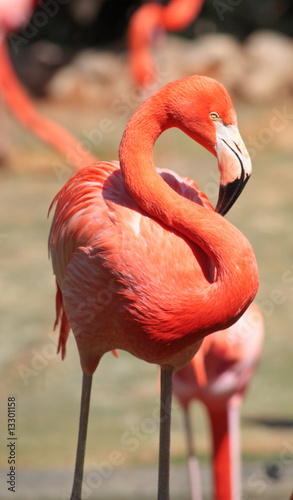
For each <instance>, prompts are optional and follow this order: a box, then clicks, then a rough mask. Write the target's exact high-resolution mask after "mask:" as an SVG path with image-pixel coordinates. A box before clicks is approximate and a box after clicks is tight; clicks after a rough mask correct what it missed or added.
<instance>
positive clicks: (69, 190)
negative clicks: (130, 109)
mask: <svg viewBox="0 0 293 500" xmlns="http://www.w3.org/2000/svg"><path fill="white" fill-rule="evenodd" d="M169 127H178V128H180V129H181V130H183V131H184V132H185V133H186V134H188V135H189V136H190V137H191V138H192V139H194V140H195V141H197V142H199V143H200V144H201V145H202V146H204V147H205V148H206V149H208V150H209V151H210V152H211V153H213V154H214V155H215V156H216V157H217V158H218V167H219V170H220V173H221V180H220V191H219V200H218V203H217V207H216V211H217V212H219V213H216V212H215V210H214V209H213V207H212V205H211V204H210V202H209V200H208V198H207V197H206V196H205V195H204V194H203V193H202V192H200V191H199V190H198V188H197V186H196V184H195V183H194V182H193V181H192V180H191V179H188V178H181V177H179V176H178V175H177V174H176V173H174V172H172V171H170V170H160V169H158V170H156V168H155V166H154V164H153V160H152V149H153V145H154V142H155V141H156V139H157V138H158V137H159V135H160V134H161V133H162V132H163V131H164V130H166V129H167V128H169ZM119 157H120V163H119V162H112V163H108V162H100V163H96V164H93V165H90V166H88V167H85V168H82V169H79V170H78V171H77V172H76V174H75V175H73V176H72V177H71V178H70V179H69V180H68V182H67V183H66V184H65V186H64V187H63V188H62V189H61V190H60V191H59V193H58V194H57V195H56V196H55V198H54V200H53V202H52V204H51V207H50V209H51V208H52V205H53V204H56V208H55V213H54V216H53V220H52V225H51V231H50V236H49V252H50V255H51V259H52V265H53V271H54V274H55V276H56V280H57V294H56V311H57V314H56V323H55V324H57V323H58V322H59V321H60V320H61V326H60V333H59V345H58V351H61V354H62V358H64V356H65V351H66V341H67V337H68V334H69V329H70V327H71V329H72V330H73V333H74V336H75V340H76V343H77V348H78V351H79V356H80V363H81V367H82V371H83V385H82V398H81V414H80V427H79V438H78V446H77V455H76V465H75V473H74V482H73V490H72V496H71V500H73V499H75V500H76V499H78V500H80V498H81V485H82V477H83V464H84V455H85V442H86V432H87V421H88V414H89V403H90V391H91V382H92V376H93V373H94V372H95V370H96V368H97V366H98V364H99V361H100V359H101V357H102V356H103V355H104V354H105V353H106V352H108V351H111V350H115V349H123V350H126V351H128V352H129V353H131V354H133V355H134V356H136V357H138V358H140V359H142V360H144V361H147V362H149V363H156V364H157V365H160V367H161V414H160V415H161V419H160V439H159V441H160V442H159V479H158V498H159V499H160V500H168V499H169V460H170V451H169V448H170V412H171V397H172V372H173V371H176V370H178V369H180V368H181V367H183V366H184V365H186V364H187V363H188V362H189V361H190V360H191V359H192V358H193V356H194V354H195V353H196V352H197V350H198V348H199V346H200V344H201V341H202V339H203V338H204V337H205V336H206V335H208V334H209V333H212V332H214V331H216V330H219V329H223V328H227V327H229V326H230V325H231V324H232V323H233V322H235V321H236V320H237V319H238V318H239V317H240V316H241V315H242V314H243V312H244V311H245V309H246V308H247V307H248V305H249V304H250V303H251V302H252V300H253V298H254V296H255V294H256V291H257V288H258V272H257V265H256V261H255V257H254V253H253V250H252V248H251V246H250V244H249V242H248V241H247V239H246V238H245V237H244V236H243V235H242V233H240V232H239V230H238V229H236V228H235V227H234V226H233V225H232V224H231V223H229V222H228V221H226V220H225V219H224V217H222V215H223V214H225V213H226V212H227V210H228V209H229V208H230V207H231V206H232V205H233V203H234V202H235V200H236V198H237V197H238V196H239V194H240V193H241V191H242V189H243V187H244V185H245V183H246V181H247V180H248V178H249V176H250V174H251V162H250V158H249V155H248V153H247V150H246V148H245V145H244V143H243V141H242V139H241V136H240V134H239V131H238V128H237V119H236V113H235V110H234V107H233V104H232V101H231V99H230V97H229V95H228V93H227V91H226V89H225V88H224V87H223V86H222V85H221V84H220V83H218V82H216V81H215V80H213V79H211V78H207V77H202V76H192V77H188V78H184V79H181V80H176V81H174V82H171V83H169V84H167V85H166V86H164V87H162V88H161V89H159V90H158V91H157V93H155V94H154V95H153V96H151V97H150V98H149V99H148V100H146V101H145V102H144V103H143V104H142V105H141V106H140V107H139V108H138V110H137V111H136V112H135V113H134V115H133V116H132V118H131V119H130V120H129V122H128V124H127V126H126V129H125V131H124V134H123V137H122V140H121V144H120V148H119ZM50 209H49V210H50Z"/></svg>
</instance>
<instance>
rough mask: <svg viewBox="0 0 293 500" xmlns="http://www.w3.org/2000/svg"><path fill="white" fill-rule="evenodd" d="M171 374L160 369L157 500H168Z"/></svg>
mask: <svg viewBox="0 0 293 500" xmlns="http://www.w3.org/2000/svg"><path fill="white" fill-rule="evenodd" d="M171 403H172V372H171V371H169V370H163V369H162V368H161V412H160V450H159V485H158V500H169V499H170V494H169V476H170V430H171Z"/></svg>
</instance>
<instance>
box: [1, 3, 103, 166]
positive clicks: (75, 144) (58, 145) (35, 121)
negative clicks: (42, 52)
mask: <svg viewBox="0 0 293 500" xmlns="http://www.w3.org/2000/svg"><path fill="white" fill-rule="evenodd" d="M38 1H39V0H0V92H1V94H2V96H3V98H4V100H5V102H6V104H7V106H8V107H9V109H10V110H11V111H12V112H13V113H14V114H15V116H16V117H17V118H18V120H19V121H20V122H21V123H22V124H23V125H24V126H25V127H26V128H28V129H30V130H32V131H33V132H34V133H35V134H36V135H37V136H38V137H40V139H42V140H43V141H45V142H47V143H48V144H51V145H52V146H53V147H54V148H55V149H57V151H59V152H60V153H61V154H63V155H65V156H68V153H69V152H70V151H74V152H75V154H74V155H71V161H72V162H73V163H74V164H75V166H76V167H78V168H79V167H80V166H82V165H88V164H89V163H93V162H94V161H96V160H97V159H96V158H95V157H94V156H93V155H92V154H91V153H90V152H89V151H88V150H87V149H86V148H85V146H83V145H82V144H81V143H80V142H79V141H78V140H77V139H75V138H74V137H73V136H72V135H71V134H70V133H69V132H68V131H67V130H65V129H63V127H61V126H60V125H58V124H57V123H54V122H52V121H51V120H49V119H48V118H45V117H43V116H42V115H41V114H40V113H39V112H38V110H37V109H36V108H35V106H34V105H33V103H32V101H31V100H30V99H29V97H28V95H27V94H26V92H25V91H24V89H23V88H22V86H21V84H20V82H19V80H18V78H17V76H16V74H15V71H14V69H13V66H12V64H11V60H10V56H9V51H8V46H7V34H8V33H9V32H11V31H14V30H17V29H19V28H20V27H21V26H22V25H24V24H25V23H26V22H28V20H29V18H30V16H31V14H32V12H33V8H34V7H35V6H36V5H37V3H38Z"/></svg>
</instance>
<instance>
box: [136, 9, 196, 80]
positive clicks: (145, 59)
mask: <svg viewBox="0 0 293 500" xmlns="http://www.w3.org/2000/svg"><path fill="white" fill-rule="evenodd" d="M203 2H204V0H170V2H169V3H168V5H166V6H162V5H159V4H157V3H154V2H149V3H146V4H145V5H143V6H142V7H140V8H139V9H137V10H136V11H135V13H134V14H133V16H132V18H131V20H130V23H129V27H128V34H127V37H128V45H129V50H130V56H129V63H130V68H131V72H132V74H133V77H134V80H135V82H136V84H137V85H138V86H140V87H144V86H147V85H149V84H151V83H153V81H154V78H155V74H156V71H155V65H154V62H153V58H152V55H151V42H152V39H153V37H154V35H155V33H156V31H157V30H166V31H180V30H182V29H184V28H185V27H186V26H188V25H189V24H190V23H191V22H192V20H193V19H195V18H196V17H197V16H198V15H199V13H200V10H201V8H202V5H203Z"/></svg>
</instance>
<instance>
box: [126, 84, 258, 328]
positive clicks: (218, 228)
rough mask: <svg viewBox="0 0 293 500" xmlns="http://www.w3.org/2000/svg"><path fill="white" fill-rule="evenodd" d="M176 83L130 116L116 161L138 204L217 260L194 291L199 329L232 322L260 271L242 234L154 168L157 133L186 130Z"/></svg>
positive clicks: (251, 292)
mask: <svg viewBox="0 0 293 500" xmlns="http://www.w3.org/2000/svg"><path fill="white" fill-rule="evenodd" d="M175 87H176V82H174V84H173V85H172V86H171V85H169V86H167V87H164V88H163V89H162V90H161V91H160V92H158V93H157V94H155V95H154V96H153V97H151V98H150V99H148V100H147V101H146V102H145V103H144V105H142V106H141V107H140V108H139V110H138V111H137V112H136V113H135V114H134V115H133V117H132V119H131V120H130V121H129V122H128V125H127V127H126V130H125V133H124V135H123V138H122V141H121V145H120V149H119V156H120V165H121V171H122V175H123V179H124V183H125V187H126V189H127V190H128V191H129V193H130V194H131V195H132V197H133V198H134V200H135V201H136V202H137V204H138V205H139V206H140V207H141V208H142V209H143V210H145V211H146V212H147V213H148V214H149V215H150V216H152V217H154V218H157V219H159V220H160V221H162V222H163V223H165V224H166V225H167V226H168V227H170V228H172V229H175V230H177V231H179V232H180V233H181V234H182V235H185V236H186V237H187V238H189V239H190V240H191V241H193V242H194V243H196V244H197V245H199V246H200V247H201V248H202V249H203V250H204V251H205V252H206V253H207V254H208V255H209V257H210V258H211V259H212V261H213V263H214V264H215V266H216V269H217V277H216V281H215V283H212V284H210V283H205V285H203V286H202V288H201V289H197V290H196V294H195V295H196V296H195V297H194V301H195V303H196V304H197V309H199V308H201V310H202V311H205V314H203V313H202V314H201V316H202V317H201V321H200V320H199V318H198V317H197V318H196V322H197V323H196V324H197V327H198V328H197V329H202V331H205V332H208V333H209V332H212V331H215V330H217V329H222V328H223V327H227V326H230V325H231V323H233V322H234V321H231V314H233V315H234V318H235V319H238V317H239V316H240V315H241V314H242V313H243V312H244V310H245V309H246V307H247V306H248V305H249V304H250V302H251V301H252V300H253V298H254V296H255V293H256V290H257V287H258V273H257V266H256V262H255V257H254V254H253V251H252V248H251V246H250V244H249V242H248V241H247V240H246V238H245V237H244V236H243V235H242V234H241V233H240V232H239V231H238V230H237V229H236V228H235V227H234V226H232V225H231V224H230V223H229V222H228V221H226V220H225V219H224V218H223V217H222V216H220V215H219V214H217V213H215V212H213V211H212V210H208V209H206V208H204V207H203V206H201V205H199V204H196V203H194V202H192V201H190V200H188V199H186V198H184V197H183V196H180V195H179V194H178V193H177V192H176V191H174V190H173V189H172V188H171V187H170V186H169V185H168V184H167V183H166V182H165V181H164V180H163V179H162V177H161V176H160V175H159V174H158V173H157V171H156V169H155V166H154V163H153V156H152V153H153V146H154V142H155V141H156V139H157V138H158V137H159V135H160V134H161V133H162V132H163V131H164V130H166V129H167V128H169V127H172V126H177V127H179V128H182V129H183V130H184V129H185V130H186V131H187V132H188V123H184V118H182V114H180V96H181V95H184V93H183V92H182V87H180V89H181V92H180V91H179V92H177V93H176V92H174V90H173V89H175ZM193 102H195V101H194V100H193ZM199 109H200V108H199ZM194 110H196V106H194ZM198 120H200V117H199V116H198ZM193 135H194V134H193ZM206 287H210V289H209V291H210V294H209V293H207V289H206ZM211 298H213V300H211ZM196 301H197V302H196ZM194 306H195V304H194ZM216 306H218V307H216ZM235 319H234V320H235ZM224 325H226V326H224Z"/></svg>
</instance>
